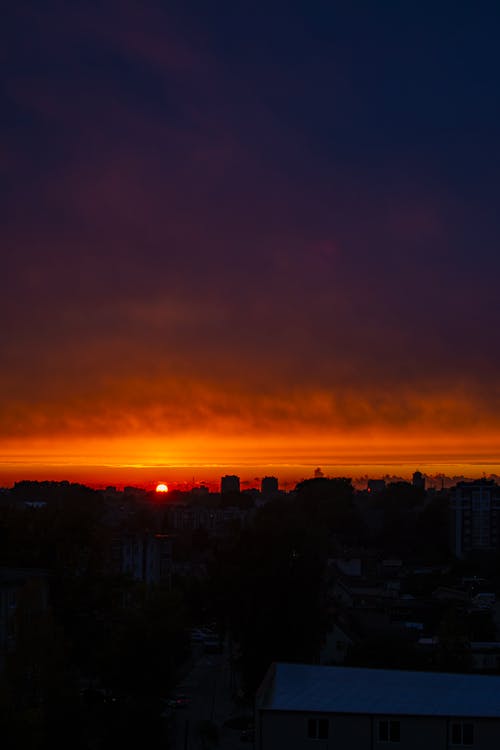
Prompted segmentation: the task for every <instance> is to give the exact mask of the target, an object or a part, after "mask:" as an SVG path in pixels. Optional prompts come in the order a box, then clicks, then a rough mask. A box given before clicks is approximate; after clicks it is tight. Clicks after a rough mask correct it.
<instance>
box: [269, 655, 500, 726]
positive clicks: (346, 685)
mask: <svg viewBox="0 0 500 750" xmlns="http://www.w3.org/2000/svg"><path fill="white" fill-rule="evenodd" d="M273 668H274V670H275V671H274V677H271V679H270V681H269V683H268V685H267V686H266V687H267V689H265V691H264V692H263V694H262V696H261V698H260V702H259V698H258V708H262V709H268V710H275V711H307V712H316V711H317V712H324V713H351V714H352V713H354V714H377V715H381V714H383V715H396V714H399V715H403V714H406V715H408V714H410V715H420V716H462V717H498V718H500V676H495V675H493V676H489V675H475V674H443V673H439V672H404V671H399V670H389V669H363V668H358V667H325V666H317V665H309V664H275V665H273Z"/></svg>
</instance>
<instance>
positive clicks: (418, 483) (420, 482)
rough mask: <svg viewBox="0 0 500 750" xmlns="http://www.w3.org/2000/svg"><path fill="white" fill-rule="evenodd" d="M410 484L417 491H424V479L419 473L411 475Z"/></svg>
mask: <svg viewBox="0 0 500 750" xmlns="http://www.w3.org/2000/svg"><path fill="white" fill-rule="evenodd" d="M412 484H413V486H414V487H416V488H417V489H419V490H425V477H424V475H423V474H422V472H421V471H416V472H415V473H414V474H413V479H412Z"/></svg>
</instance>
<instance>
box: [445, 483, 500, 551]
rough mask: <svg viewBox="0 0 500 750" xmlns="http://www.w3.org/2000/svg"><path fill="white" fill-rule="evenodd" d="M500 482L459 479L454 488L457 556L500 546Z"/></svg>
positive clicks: (453, 539) (454, 546) (452, 509)
mask: <svg viewBox="0 0 500 750" xmlns="http://www.w3.org/2000/svg"><path fill="white" fill-rule="evenodd" d="M499 525H500V486H499V485H498V484H495V482H494V481H493V480H492V479H490V480H488V479H476V480H474V481H473V482H459V483H458V484H457V485H456V486H455V487H453V488H452V490H451V532H452V540H451V542H452V549H453V552H454V553H455V555H456V557H460V558H462V557H466V556H467V555H468V554H469V553H470V552H476V551H487V550H495V549H498V548H499V547H500V536H499V531H500V529H499Z"/></svg>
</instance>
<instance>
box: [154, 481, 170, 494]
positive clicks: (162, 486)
mask: <svg viewBox="0 0 500 750" xmlns="http://www.w3.org/2000/svg"><path fill="white" fill-rule="evenodd" d="M156 491H157V492H168V487H167V485H166V484H163V483H162V484H157V485H156Z"/></svg>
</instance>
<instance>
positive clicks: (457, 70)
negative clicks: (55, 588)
mask: <svg viewBox="0 0 500 750" xmlns="http://www.w3.org/2000/svg"><path fill="white" fill-rule="evenodd" d="M2 13H3V16H2V24H1V28H0V62H1V65H0V84H1V102H2V105H1V106H2V115H1V117H0V185H1V186H2V200H1V202H0V227H1V229H0V232H1V234H0V269H1V276H2V282H3V283H2V293H1V295H0V314H1V317H2V321H3V324H2V326H1V327H0V365H1V367H0V483H3V484H8V483H9V482H11V481H15V480H18V479H22V478H28V477H29V478H58V479H63V478H71V479H82V480H85V481H87V482H90V483H91V482H93V481H94V482H104V483H105V482H107V481H110V482H114V483H118V484H119V483H120V482H122V480H123V482H125V483H127V482H128V481H129V480H130V479H133V480H134V481H136V482H140V481H141V479H142V480H144V481H156V479H158V480H163V481H166V480H169V479H171V478H175V480H176V481H179V482H181V481H188V480H191V479H192V477H194V478H195V480H196V481H204V480H207V479H210V478H213V477H216V476H220V475H221V474H222V473H226V471H229V473H233V472H236V473H240V474H241V475H242V477H243V476H244V477H247V479H248V478H251V479H254V478H256V477H259V476H262V475H264V474H268V473H271V472H273V473H276V475H277V476H279V477H280V478H281V477H287V479H288V480H290V481H292V480H293V478H294V477H295V478H297V479H300V478H302V477H303V476H307V475H308V474H312V472H313V471H314V468H316V467H318V466H321V467H322V469H323V471H325V473H330V474H332V475H333V474H335V473H345V472H346V471H347V470H349V471H351V470H352V472H356V471H358V473H359V474H364V473H366V472H368V473H372V474H375V475H376V474H380V473H384V472H385V471H391V470H396V469H397V468H398V467H399V471H401V470H402V468H401V467H403V468H404V471H407V472H410V471H412V470H413V468H417V467H418V468H420V469H422V470H427V471H441V470H446V471H450V472H453V471H455V472H459V473H462V472H464V473H465V474H466V475H474V474H475V473H476V474H480V473H482V472H483V471H484V472H489V471H498V470H500V457H499V456H500V424H499V419H498V415H499V407H500V384H499V383H500V381H499V378H498V373H499V366H500V348H499V347H498V330H499V323H500V305H499V304H498V278H499V271H500V255H499V252H498V241H499V237H500V213H499V211H498V203H499V167H500V137H499V136H500V85H499V84H500V80H499V78H500V47H499V45H498V37H499V35H500V9H499V7H498V5H497V4H494V3H485V2H478V3H469V2H460V1H459V0H458V1H455V2H446V0H444V1H443V2H440V3H438V4H436V3H427V2H425V1H424V2H422V1H421V2H407V3H400V2H386V1H385V0H383V1H382V2H356V1H353V2H352V1H349V2H347V0H346V1H344V2H331V0H329V1H328V2H323V1H322V0H318V1H317V2H315V3H310V2H287V3H284V2H277V1H276V0H269V1H268V2H266V3H258V2H257V3H255V2H253V3H250V2H237V3H235V2H234V0H232V2H224V1H223V0H221V1H218V2H217V3H201V2H196V0H194V1H192V2H189V3H185V2H175V1H169V2H160V1H158V2H150V1H149V0H141V1H140V2H133V1H132V0H119V1H118V0H108V1H107V2H91V1H88V2H87V1H81V0H74V1H73V2H71V3H67V2H64V1H60V2H59V1H57V0H44V2H43V3H40V2H38V1H36V2H25V1H24V0H16V2H15V3H14V2H13V3H10V7H9V8H6V9H4V10H3V11H2Z"/></svg>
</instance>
